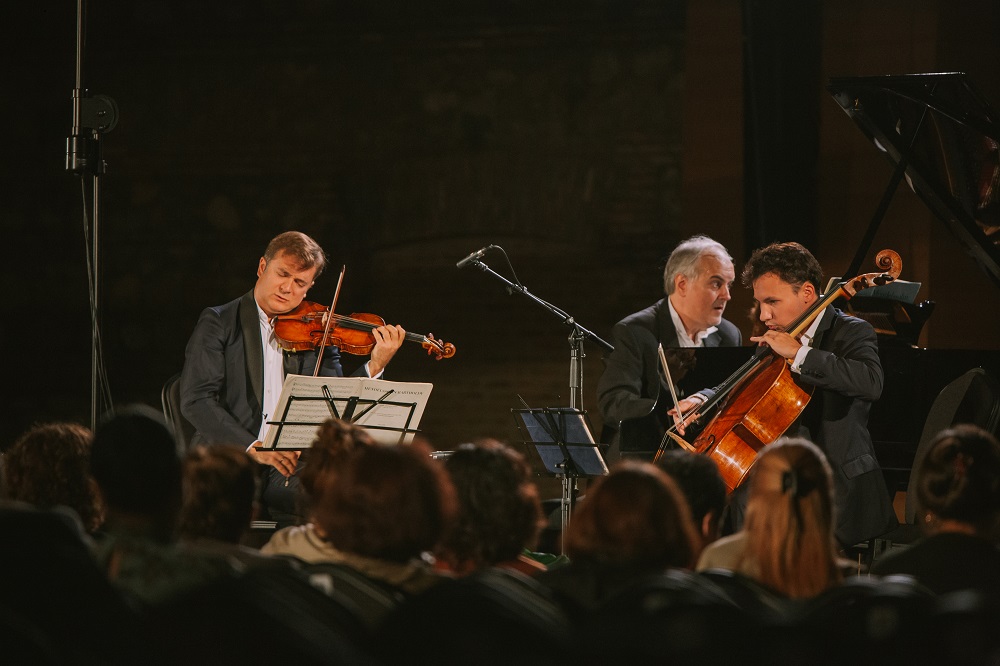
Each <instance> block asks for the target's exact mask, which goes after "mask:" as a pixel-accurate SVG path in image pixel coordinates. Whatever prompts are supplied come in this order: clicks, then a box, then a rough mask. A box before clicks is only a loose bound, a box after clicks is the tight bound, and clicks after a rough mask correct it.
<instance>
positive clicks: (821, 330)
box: [810, 305, 837, 349]
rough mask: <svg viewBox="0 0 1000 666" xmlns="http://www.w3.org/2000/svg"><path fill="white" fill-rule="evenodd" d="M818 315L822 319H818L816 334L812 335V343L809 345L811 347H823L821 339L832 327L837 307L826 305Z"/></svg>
mask: <svg viewBox="0 0 1000 666" xmlns="http://www.w3.org/2000/svg"><path fill="white" fill-rule="evenodd" d="M820 316H821V317H822V319H820V321H819V326H818V327H817V328H816V335H814V336H813V341H812V345H810V346H811V347H812V348H813V349H822V348H823V339H824V338H825V337H826V334H827V333H829V332H830V329H831V328H833V322H834V320H835V319H836V318H837V309H836V308H834V307H833V306H832V305H828V306H826V310H825V311H824V312H823V314H822V315H820Z"/></svg>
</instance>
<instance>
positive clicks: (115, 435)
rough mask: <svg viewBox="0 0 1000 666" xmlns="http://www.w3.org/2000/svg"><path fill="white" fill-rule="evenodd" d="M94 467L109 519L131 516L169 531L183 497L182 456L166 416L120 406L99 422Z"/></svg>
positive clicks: (132, 519) (92, 456)
mask: <svg viewBox="0 0 1000 666" xmlns="http://www.w3.org/2000/svg"><path fill="white" fill-rule="evenodd" d="M90 467H91V472H92V473H93V475H94V480H95V481H97V486H98V488H99V489H100V491H101V497H102V498H103V500H104V504H105V506H106V507H107V510H108V521H109V523H111V522H113V521H115V522H117V521H124V520H127V521H128V522H130V523H133V524H144V525H145V526H147V527H150V528H153V529H154V530H155V531H158V532H159V533H160V534H159V536H163V537H165V536H168V535H169V534H170V533H171V532H172V531H173V528H174V522H175V520H176V517H177V511H178V509H179V508H180V500H181V461H180V458H179V457H178V455H177V446H176V444H175V442H174V437H173V435H172V434H171V432H170V429H169V428H168V427H167V424H166V422H165V421H164V420H163V415H162V414H161V413H160V412H159V411H157V410H154V409H153V408H151V407H147V406H145V405H134V406H129V407H125V408H123V409H119V410H118V411H117V412H116V413H115V414H114V415H112V416H110V417H106V418H105V419H104V420H103V421H102V422H101V423H100V424H98V426H97V432H96V433H95V434H94V444H93V447H92V449H91V454H90Z"/></svg>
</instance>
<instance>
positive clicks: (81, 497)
mask: <svg viewBox="0 0 1000 666" xmlns="http://www.w3.org/2000/svg"><path fill="white" fill-rule="evenodd" d="M92 441H93V433H91V432H90V430H89V429H88V428H85V427H84V426H82V425H78V424H76V423H47V424H44V425H36V426H34V427H32V428H31V429H29V430H28V431H27V432H25V433H24V434H23V435H21V437H20V438H18V440H17V441H16V442H14V445H13V446H12V447H11V448H10V449H9V450H8V451H7V453H6V455H5V456H4V465H3V487H4V492H5V493H6V496H7V497H8V498H9V499H13V500H18V501H21V502H26V503H28V504H31V505H32V506H35V507H37V508H39V509H51V508H53V507H56V506H65V507H69V508H70V509H72V510H73V511H75V512H76V514H77V515H78V516H79V518H80V522H81V524H82V526H83V529H84V530H85V531H86V532H88V533H90V534H93V533H94V532H95V531H96V530H97V529H98V528H99V527H100V526H101V524H102V523H103V522H104V508H103V507H102V506H101V502H100V500H99V499H98V496H97V487H96V484H95V483H94V479H93V477H92V476H91V474H90V446H91V443H92Z"/></svg>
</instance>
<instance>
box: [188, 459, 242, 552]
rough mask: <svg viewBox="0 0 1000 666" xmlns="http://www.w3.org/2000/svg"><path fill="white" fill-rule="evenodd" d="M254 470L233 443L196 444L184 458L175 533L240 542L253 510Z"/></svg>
mask: <svg viewBox="0 0 1000 666" xmlns="http://www.w3.org/2000/svg"><path fill="white" fill-rule="evenodd" d="M256 481H257V472H256V469H255V465H254V462H253V460H252V459H251V458H250V455H249V454H248V453H247V452H246V451H244V450H243V449H241V448H239V447H236V446H225V445H221V444H220V445H217V446H197V447H195V448H193V449H191V450H190V451H189V452H188V453H187V455H186V456H185V457H184V461H183V503H182V504H181V513H180V519H179V525H178V534H179V535H180V537H181V538H184V539H213V540H216V541H225V542H227V543H239V541H240V539H241V538H242V537H243V535H244V534H245V533H246V531H247V530H248V529H249V528H250V521H251V520H252V519H253V513H254V495H255V491H256Z"/></svg>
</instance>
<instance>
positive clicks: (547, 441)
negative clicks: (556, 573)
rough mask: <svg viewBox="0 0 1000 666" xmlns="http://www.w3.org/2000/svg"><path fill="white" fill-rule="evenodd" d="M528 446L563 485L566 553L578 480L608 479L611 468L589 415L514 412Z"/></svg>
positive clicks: (562, 532)
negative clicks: (591, 429) (531, 446)
mask: <svg viewBox="0 0 1000 666" xmlns="http://www.w3.org/2000/svg"><path fill="white" fill-rule="evenodd" d="M511 412H512V413H513V414H514V415H515V423H516V425H517V429H518V430H519V431H520V432H521V433H522V435H523V437H522V441H523V442H524V444H525V446H527V444H528V443H529V442H530V443H531V444H532V445H533V446H534V447H535V451H537V452H538V457H539V458H540V459H541V461H542V465H543V466H544V467H545V470H546V471H547V472H549V473H550V474H553V475H555V476H556V477H558V478H559V479H560V481H561V482H562V497H561V498H560V500H559V508H560V511H559V515H560V526H559V528H560V535H561V538H560V545H561V547H562V550H563V551H564V552H565V550H566V528H567V527H569V521H570V515H571V514H572V512H573V505H574V503H575V502H576V490H577V488H576V483H577V482H576V480H577V479H578V478H580V477H593V476H604V475H605V474H607V473H608V466H607V465H606V464H605V462H604V458H603V457H602V456H601V452H600V450H599V449H598V447H597V444H596V442H594V436H593V435H592V434H591V432H590V428H589V427H588V426H587V421H586V419H585V416H586V412H584V411H581V410H579V409H573V408H567V407H544V408H541V409H531V408H528V409H512V410H511Z"/></svg>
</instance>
